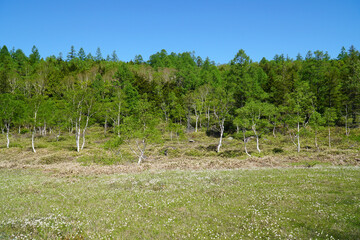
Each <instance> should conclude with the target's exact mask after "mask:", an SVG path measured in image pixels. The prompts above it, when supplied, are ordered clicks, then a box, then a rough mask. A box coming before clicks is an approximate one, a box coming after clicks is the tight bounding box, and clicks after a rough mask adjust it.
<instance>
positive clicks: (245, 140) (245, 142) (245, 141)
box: [243, 131, 251, 157]
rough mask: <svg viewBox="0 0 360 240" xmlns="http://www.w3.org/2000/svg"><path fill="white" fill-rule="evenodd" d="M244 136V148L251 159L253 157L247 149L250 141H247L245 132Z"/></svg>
mask: <svg viewBox="0 0 360 240" xmlns="http://www.w3.org/2000/svg"><path fill="white" fill-rule="evenodd" d="M243 134H244V148H245V153H246V154H247V155H248V156H249V157H251V155H250V154H249V153H248V150H247V147H246V144H247V142H248V139H246V137H245V131H243Z"/></svg>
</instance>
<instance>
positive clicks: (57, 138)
mask: <svg viewBox="0 0 360 240" xmlns="http://www.w3.org/2000/svg"><path fill="white" fill-rule="evenodd" d="M59 137H60V130H59V134H58V135H56V141H57V142H58V141H59Z"/></svg>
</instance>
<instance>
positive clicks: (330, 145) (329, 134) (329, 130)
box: [329, 126, 331, 148]
mask: <svg viewBox="0 0 360 240" xmlns="http://www.w3.org/2000/svg"><path fill="white" fill-rule="evenodd" d="M329 148H331V136H330V126H329Z"/></svg>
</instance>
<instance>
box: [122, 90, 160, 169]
mask: <svg viewBox="0 0 360 240" xmlns="http://www.w3.org/2000/svg"><path fill="white" fill-rule="evenodd" d="M158 123H159V114H158V113H157V112H156V111H154V107H153V104H152V103H150V102H149V101H148V100H147V96H146V94H145V96H143V98H142V99H140V100H139V102H138V103H137V107H136V112H135V113H134V114H132V115H130V116H127V117H126V118H125V119H124V124H122V125H121V128H122V132H123V134H122V136H121V138H122V139H123V141H124V142H125V143H126V144H127V145H128V147H129V148H130V150H131V151H132V152H133V153H134V155H135V156H136V157H137V159H138V161H137V163H138V164H140V163H142V162H143V161H144V160H145V159H146V153H147V150H148V147H149V144H151V143H156V142H160V141H161V140H162V139H161V132H160V131H159V129H158V128H157V126H158Z"/></svg>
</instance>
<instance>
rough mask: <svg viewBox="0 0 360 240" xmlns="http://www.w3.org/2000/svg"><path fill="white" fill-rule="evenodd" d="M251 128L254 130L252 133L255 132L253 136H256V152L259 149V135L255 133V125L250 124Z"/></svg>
mask: <svg viewBox="0 0 360 240" xmlns="http://www.w3.org/2000/svg"><path fill="white" fill-rule="evenodd" d="M252 129H253V132H254V134H255V136H256V149H257V150H258V152H259V153H260V152H261V150H260V147H259V136H258V134H257V133H256V127H255V125H253V126H252Z"/></svg>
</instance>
